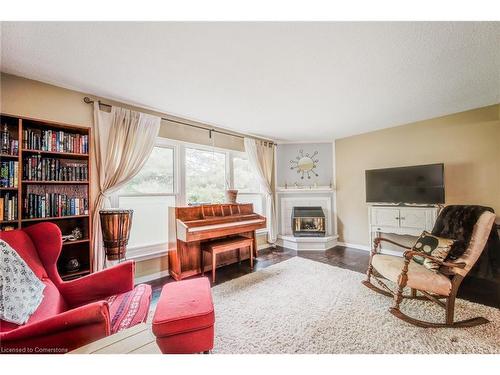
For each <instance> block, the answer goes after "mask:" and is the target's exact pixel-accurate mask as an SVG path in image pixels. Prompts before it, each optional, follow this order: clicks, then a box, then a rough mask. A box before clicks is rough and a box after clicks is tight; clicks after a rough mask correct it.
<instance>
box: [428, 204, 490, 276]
mask: <svg viewBox="0 0 500 375" xmlns="http://www.w3.org/2000/svg"><path fill="white" fill-rule="evenodd" d="M485 211H490V212H493V213H495V211H494V210H493V209H492V208H490V207H484V206H475V205H474V206H473V205H470V206H465V205H451V206H446V207H445V208H444V209H443V210H442V211H441V213H440V214H439V217H438V218H437V220H436V224H435V225H434V228H433V230H432V234H433V235H435V236H439V237H444V238H451V239H454V240H455V243H454V244H453V246H452V247H451V251H450V253H449V254H448V257H447V260H455V259H457V258H459V257H460V256H461V255H462V254H463V253H464V252H465V250H466V249H467V246H468V245H469V242H470V239H471V236H472V231H473V229H474V224H475V223H476V221H477V220H478V219H479V217H480V216H481V214H482V213H483V212H485ZM470 276H475V277H479V278H484V279H491V280H496V281H500V241H499V237H498V231H497V229H496V227H495V226H493V228H492V229H491V233H490V236H489V238H488V242H487V244H486V248H485V249H484V251H483V253H482V255H481V257H480V258H479V260H478V261H477V263H476V265H475V266H474V268H473V269H472V270H471V272H470Z"/></svg>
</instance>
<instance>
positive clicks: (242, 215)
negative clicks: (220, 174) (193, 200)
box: [168, 203, 266, 280]
mask: <svg viewBox="0 0 500 375" xmlns="http://www.w3.org/2000/svg"><path fill="white" fill-rule="evenodd" d="M265 227H266V218H265V217H264V216H261V215H259V214H256V213H255V212H253V204H251V203H244V204H208V205H200V206H190V207H170V208H169V224H168V230H169V234H168V238H169V246H168V247H169V249H168V262H169V270H170V275H171V276H172V277H173V278H174V279H176V280H181V279H184V278H186V277H190V276H193V275H198V274H200V273H201V272H202V270H201V257H202V256H203V254H202V251H201V249H202V246H206V245H207V244H208V243H209V242H210V241H213V240H218V239H222V238H226V237H230V236H235V235H240V236H245V237H248V238H253V241H254V246H253V248H254V252H255V254H254V256H256V255H257V254H256V252H257V239H256V236H255V231H256V230H257V229H262V228H265ZM249 251H250V248H249V247H248V248H246V249H241V260H243V259H248V258H249V255H250V254H249ZM237 261H238V250H235V251H230V252H227V253H224V254H220V258H219V259H217V267H219V266H224V265H227V264H231V263H235V262H237ZM204 265H205V270H209V269H211V267H212V260H211V259H210V257H209V256H208V255H207V254H205V258H204Z"/></svg>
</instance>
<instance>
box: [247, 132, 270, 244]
mask: <svg viewBox="0 0 500 375" xmlns="http://www.w3.org/2000/svg"><path fill="white" fill-rule="evenodd" d="M244 142H245V151H246V153H247V156H248V161H249V162H250V166H251V167H252V169H253V170H254V172H255V174H256V176H257V179H258V180H259V182H260V185H261V187H262V189H263V191H264V192H265V194H266V200H267V202H266V203H267V204H266V216H267V220H268V230H269V232H268V235H267V240H268V241H269V242H270V243H275V242H276V240H277V239H278V225H277V223H276V202H275V200H274V191H273V186H274V168H275V160H274V145H272V146H269V144H268V143H267V142H262V141H258V140H256V139H252V138H245V139H244Z"/></svg>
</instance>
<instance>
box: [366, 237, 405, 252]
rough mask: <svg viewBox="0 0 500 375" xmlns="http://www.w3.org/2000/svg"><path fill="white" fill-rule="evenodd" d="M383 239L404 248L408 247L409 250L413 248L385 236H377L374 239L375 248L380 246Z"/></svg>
mask: <svg viewBox="0 0 500 375" xmlns="http://www.w3.org/2000/svg"><path fill="white" fill-rule="evenodd" d="M381 241H384V242H388V243H391V244H393V245H396V246H399V247H402V248H403V249H408V250H410V249H411V247H409V246H406V245H402V244H400V243H397V242H395V241H392V240H389V239H387V238H383V237H377V238H375V239H374V240H373V243H374V245H375V249H376V248H378V245H380V242H381Z"/></svg>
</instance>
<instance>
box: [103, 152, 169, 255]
mask: <svg viewBox="0 0 500 375" xmlns="http://www.w3.org/2000/svg"><path fill="white" fill-rule="evenodd" d="M174 187H175V177H174V148H173V147H166V146H156V147H155V148H154V149H153V151H152V152H151V155H150V157H149V159H148V161H147V162H146V163H145V164H144V166H143V167H142V169H141V171H140V172H139V173H138V174H137V175H136V176H135V177H134V178H133V179H132V180H131V181H129V182H128V183H127V184H126V185H125V186H124V187H122V188H121V189H120V190H119V191H118V192H117V193H115V194H114V196H113V198H112V201H113V206H114V207H118V208H125V209H132V210H134V215H133V218H132V228H131V231H130V239H129V242H128V250H130V254H129V255H132V256H133V255H136V254H135V253H136V252H135V250H142V249H145V248H148V249H150V250H149V251H155V250H159V249H160V248H161V249H164V247H165V244H166V243H167V242H168V238H167V234H168V207H169V206H175V203H176V195H175V194H174V190H175V188H174Z"/></svg>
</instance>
